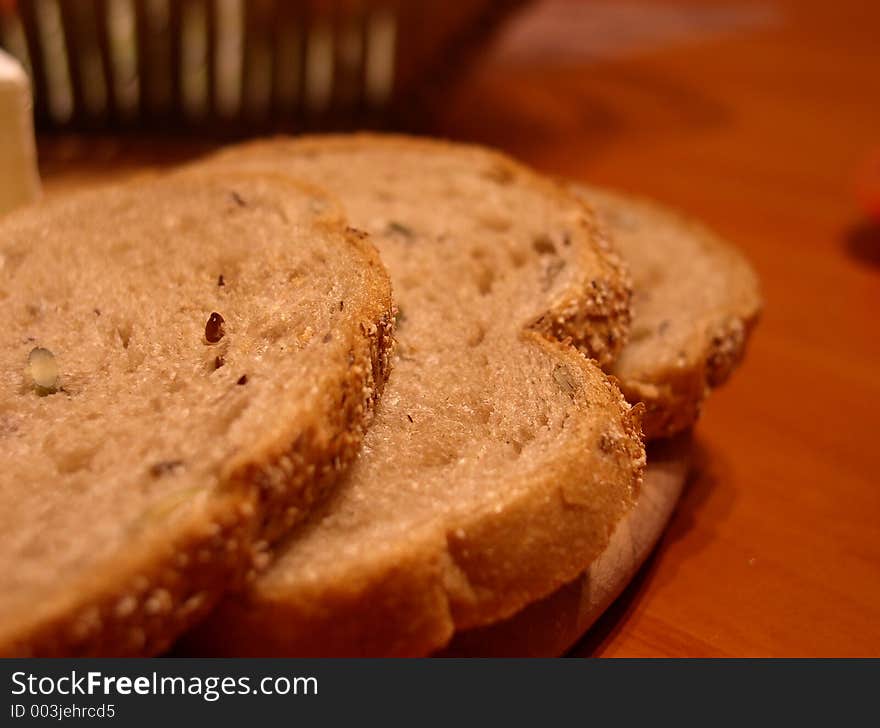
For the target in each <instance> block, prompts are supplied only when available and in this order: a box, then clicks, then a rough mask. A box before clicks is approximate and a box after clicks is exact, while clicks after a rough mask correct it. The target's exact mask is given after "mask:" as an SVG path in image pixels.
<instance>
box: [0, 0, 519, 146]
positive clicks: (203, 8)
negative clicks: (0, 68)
mask: <svg viewBox="0 0 880 728" xmlns="http://www.w3.org/2000/svg"><path fill="white" fill-rule="evenodd" d="M520 4H522V0H422V1H421V2H419V1H417V0H410V1H409V2H407V1H406V0H298V1H297V0H293V1H288V2H284V1H283V0H0V45H2V46H4V47H5V48H6V49H7V50H9V51H10V52H11V53H12V54H13V55H15V56H17V57H18V58H19V59H20V60H21V61H22V63H23V64H24V66H25V68H27V70H28V72H29V73H30V75H31V78H32V80H33V87H34V96H35V114H36V121H37V124H38V126H39V127H40V128H42V129H44V130H45V129H72V128H75V129H79V130H83V129H113V130H119V129H123V128H144V127H154V128H155V127H161V128H164V129H168V130H175V131H176V130H181V131H184V130H187V129H188V130H195V131H198V132H200V133H202V132H204V131H206V130H209V131H220V132H229V131H235V130H244V129H246V130H248V131H252V130H253V129H254V128H255V127H256V128H269V129H299V128H346V127H354V126H382V125H385V124H386V123H387V122H389V120H391V121H394V120H397V121H400V120H401V119H402V118H403V117H404V116H408V115H410V114H412V113H416V112H418V111H419V110H423V109H424V108H425V106H424V99H425V98H427V97H431V96H434V97H436V96H437V95H438V94H439V92H440V89H441V84H444V83H446V82H448V81H449V80H451V78H452V77H453V76H454V75H455V74H456V73H457V72H458V71H460V70H461V69H462V68H464V66H465V65H466V63H467V62H468V61H469V60H471V59H472V58H473V55H474V53H475V52H476V51H478V50H479V48H480V47H482V46H483V45H484V44H485V42H486V40H487V39H488V36H489V35H490V34H491V32H492V31H493V30H494V29H496V28H497V27H499V25H500V24H501V21H502V20H503V19H504V18H505V17H506V16H507V15H508V14H509V13H510V11H511V10H513V9H514V7H516V6H517V5H520Z"/></svg>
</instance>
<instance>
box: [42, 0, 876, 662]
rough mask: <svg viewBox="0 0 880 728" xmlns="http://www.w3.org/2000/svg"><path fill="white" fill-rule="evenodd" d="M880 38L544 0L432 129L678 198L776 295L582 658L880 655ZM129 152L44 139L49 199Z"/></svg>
mask: <svg viewBox="0 0 880 728" xmlns="http://www.w3.org/2000/svg"><path fill="white" fill-rule="evenodd" d="M878 28H880V3H867V2H861V1H860V0H838V1H837V2H834V3H826V2H822V1H816V0H791V1H790V2H784V1H778V2H769V1H761V2H757V1H752V2H745V3H733V2H726V3H708V2H696V1H691V2H687V1H686V0H676V1H675V2H660V1H659V0H616V1H614V2H609V1H608V0H593V1H591V2H574V1H571V2H565V0H549V1H547V2H543V3H541V4H539V5H538V6H537V7H535V8H534V9H533V10H529V11H527V14H526V15H524V16H522V17H521V18H519V19H518V20H517V21H516V22H515V24H514V25H513V26H512V27H510V28H509V29H508V30H509V32H506V33H505V35H504V36H503V37H502V38H501V39H500V43H499V44H498V45H497V47H496V48H495V49H494V50H493V52H492V53H491V54H490V55H489V56H488V57H487V58H486V59H485V62H484V63H483V65H482V66H481V67H480V69H479V70H477V71H476V72H475V73H474V74H472V75H471V77H470V78H469V79H468V80H467V81H466V82H465V83H464V85H462V86H461V87H460V89H459V90H458V91H457V92H456V93H455V94H453V95H452V96H450V98H449V99H448V103H446V105H445V108H444V110H443V112H442V113H441V114H440V115H439V116H438V117H437V118H436V120H435V121H434V122H433V123H432V128H431V129H430V131H433V132H435V133H438V134H443V135H448V136H451V137H454V138H460V139H466V140H475V141H479V142H484V143H488V144H492V145H495V146H499V147H501V148H503V149H505V150H507V151H509V152H512V153H513V154H515V155H517V156H519V157H521V158H522V159H524V160H526V161H528V162H530V163H532V164H534V165H535V166H537V167H539V168H540V169H543V170H546V171H548V172H551V173H554V174H562V175H568V176H571V177H575V178H582V179H589V180H591V181H594V182H598V183H603V184H608V185H613V186H615V187H619V188H622V189H625V190H631V191H633V192H637V193H640V194H644V195H650V196H653V197H656V198H659V199H661V200H664V201H666V202H669V203H671V204H674V205H677V206H679V207H681V208H683V209H684V210H687V211H688V212H690V213H692V214H694V215H696V216H699V217H701V218H703V219H705V220H706V221H708V222H709V223H710V224H711V225H712V226H714V227H715V228H716V229H717V230H719V231H720V232H721V233H723V234H724V235H726V236H727V237H729V238H730V239H731V240H733V241H735V242H736V243H737V244H739V245H740V246H741V247H742V248H743V249H744V250H745V251H746V253H747V255H748V257H749V258H750V259H751V261H752V262H753V263H754V265H755V267H756V268H757V270H758V272H759V273H760V276H761V279H762V282H763V290H764V295H765V299H766V311H765V314H764V317H763V320H762V322H761V324H760V326H759V328H758V330H757V333H756V335H755V337H754V339H753V341H752V345H751V347H750V350H749V352H748V356H747V359H746V361H745V363H744V365H743V367H742V368H741V370H740V371H738V372H737V373H736V375H735V376H734V378H733V380H732V381H731V382H730V383H729V384H728V385H727V386H726V387H725V388H724V389H723V390H721V391H719V392H718V393H716V394H715V395H714V396H713V397H712V398H711V400H710V402H709V403H708V406H707V407H706V410H705V414H704V417H703V419H702V420H701V422H700V424H699V427H698V442H699V455H698V467H697V469H696V473H695V475H694V477H693V479H692V481H691V483H690V485H689V488H688V489H687V491H686V494H685V495H684V498H683V500H682V502H681V504H680V506H679V508H678V510H677V512H676V514H675V516H674V518H673V520H672V522H671V524H670V526H669V528H668V530H667V532H666V534H665V536H664V538H663V540H662V542H661V545H660V547H659V548H658V550H657V551H656V552H655V554H654V555H653V557H652V558H651V560H650V561H649V562H648V564H647V565H646V567H645V568H644V569H643V570H642V572H641V573H640V575H639V576H638V577H637V579H636V580H635V581H634V582H633V584H632V585H631V586H630V588H629V589H628V590H627V591H626V592H625V594H624V595H623V597H622V598H621V599H620V600H619V601H618V603H617V604H615V606H614V607H613V608H612V609H611V610H610V611H609V612H608V613H607V614H606V615H605V616H604V617H603V618H602V620H601V621H600V622H599V624H598V625H597V626H596V628H595V629H594V630H593V631H592V633H591V634H590V635H588V636H587V638H586V639H585V640H584V641H583V642H582V643H581V644H580V645H579V646H578V648H577V649H576V650H575V651H574V654H578V655H588V654H593V655H604V656H725V655H727V656H755V655H770V656H803V655H873V656H880V477H878V473H880V445H878V443H876V442H875V441H874V438H875V437H876V433H877V425H878V406H880V367H878V364H880V327H878V324H877V316H878V314H880V222H877V223H873V224H872V223H871V222H870V220H869V218H868V215H867V212H866V205H864V204H860V202H859V195H858V192H857V190H859V189H860V188H861V187H864V184H863V181H864V179H865V178H866V177H867V175H868V169H869V160H871V159H873V160H874V162H875V163H876V164H877V166H878V170H877V174H878V176H880V40H878V38H880V36H878ZM127 150H128V146H127V143H124V142H118V141H105V142H101V143H98V144H95V143H91V144H90V145H89V147H88V153H87V156H88V160H87V161H86V160H84V153H83V147H82V144H81V143H79V142H63V143H59V142H57V141H53V142H51V143H46V144H44V145H43V148H42V151H43V154H44V163H43V172H44V176H45V179H46V185H47V189H48V190H49V191H50V192H52V191H54V190H58V189H61V188H63V187H67V186H69V185H72V184H76V185H79V184H82V182H83V181H84V180H91V179H105V178H107V177H108V176H116V175H119V174H122V173H124V172H129V171H132V170H136V169H138V168H140V167H141V166H143V165H144V164H145V161H144V155H143V153H142V152H143V150H141V151H140V152H139V153H129V152H128V151H127ZM188 151H189V153H192V152H193V151H195V150H194V149H192V147H191V145H189V146H188ZM149 156H150V162H151V163H153V162H155V161H157V160H158V161H159V162H162V161H165V160H168V161H170V160H172V159H176V158H178V157H179V156H180V146H179V145H177V144H175V145H169V147H168V151H167V153H166V152H165V151H163V148H161V147H160V148H155V147H154V148H151V152H150V155H149ZM860 180H861V181H862V182H860ZM877 197H878V198H880V192H878V194H877ZM877 206H878V207H880V201H878V205H877ZM878 215H880V210H878Z"/></svg>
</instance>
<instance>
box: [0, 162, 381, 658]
mask: <svg viewBox="0 0 880 728" xmlns="http://www.w3.org/2000/svg"><path fill="white" fill-rule="evenodd" d="M0 319H2V320H3V322H4V325H3V327H2V330H0V372H2V377H0V448H2V449H0V453H2V455H0V457H2V464H3V467H2V468H0V654H2V655H114V656H125V655H147V654H153V653H156V652H159V651H161V650H163V649H164V648H165V647H166V646H167V645H168V644H169V643H170V642H171V641H172V640H173V639H174V638H175V637H176V636H177V635H179V634H180V633H181V632H182V631H183V630H185V629H186V628H188V627H189V626H190V625H192V624H193V623H194V622H195V621H197V620H198V619H199V618H200V617H201V616H202V615H204V614H205V613H206V612H207V611H208V610H209V609H210V608H211V607H212V606H213V604H214V603H215V602H216V601H217V599H218V598H219V597H220V595H221V594H222V593H223V592H224V591H226V590H227V589H229V588H231V587H234V586H235V585H236V584H237V583H239V582H241V581H242V580H243V576H244V574H245V572H246V571H247V570H248V569H250V568H252V565H253V564H254V563H255V564H256V565H257V566H259V565H260V564H261V563H262V562H264V561H265V560H266V559H267V551H266V549H267V544H268V541H270V540H271V539H272V538H273V537H274V536H277V535H278V533H279V532H280V531H281V530H283V529H286V528H289V526H290V525H291V524H292V523H294V522H296V521H297V520H299V519H300V518H301V517H302V516H303V515H304V514H305V513H306V511H307V510H308V509H309V507H310V506H311V504H312V502H313V501H314V500H315V499H316V497H317V496H318V495H319V493H320V492H321V491H322V490H323V489H325V488H326V486H327V485H328V484H329V483H330V482H332V481H333V480H334V479H335V478H336V476H337V475H338V474H339V473H340V472H341V471H342V469H343V468H344V467H345V465H346V463H347V462H349V461H350V460H351V459H352V458H353V457H354V455H355V453H356V451H357V450H358V448H359V445H360V443H361V441H362V436H363V430H364V426H365V423H366V422H367V419H368V418H369V417H370V415H371V412H372V409H373V405H374V403H375V401H376V398H377V396H378V394H379V392H380V390H381V388H382V386H383V383H384V380H385V378H386V375H387V372H388V365H389V361H388V359H389V357H390V350H389V349H390V331H389V329H390V328H391V325H392V323H393V320H392V319H393V314H392V304H391V296H390V282H389V280H388V277H387V274H386V273H385V271H384V268H383V267H382V265H381V263H380V261H379V259H378V255H377V254H376V252H375V250H374V249H373V248H372V246H371V245H369V244H368V243H367V242H366V240H365V239H364V236H363V234H362V233H358V232H356V231H352V230H350V229H348V228H346V225H345V222H344V219H343V217H342V216H341V213H340V211H339V208H338V207H337V206H336V205H335V203H333V202H332V201H331V200H330V199H329V198H327V197H326V196H325V195H324V194H323V193H321V192H318V191H316V190H315V189H311V188H308V187H305V186H302V185H299V184H295V183H293V182H292V181H290V180H289V179H286V178H284V177H281V176H275V177H272V176H267V175H263V176H255V175H249V174H242V173H224V174H215V175H212V176H210V177H206V176H202V175H199V174H192V173H190V174H180V175H175V176H171V177H166V178H161V179H157V180H154V181H149V182H141V183H137V184H131V185H129V186H123V187H119V188H111V189H104V190H100V191H96V192H91V193H87V194H82V195H79V196H76V197H73V198H70V199H63V200H58V201H55V202H53V203H50V204H44V205H41V206H38V207H36V208H31V209H30V210H27V211H24V212H22V213H15V214H13V215H12V216H10V217H9V218H7V219H5V220H4V221H3V223H2V225H0Z"/></svg>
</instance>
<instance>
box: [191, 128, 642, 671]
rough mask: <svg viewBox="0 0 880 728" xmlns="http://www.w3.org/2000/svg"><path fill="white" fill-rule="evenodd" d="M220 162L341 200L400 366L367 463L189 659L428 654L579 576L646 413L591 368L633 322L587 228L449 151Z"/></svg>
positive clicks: (288, 155)
mask: <svg viewBox="0 0 880 728" xmlns="http://www.w3.org/2000/svg"><path fill="white" fill-rule="evenodd" d="M203 164H204V165H206V166H208V167H214V168H218V167H219V168H223V167H232V168H242V169H251V170H253V169H258V170H283V171H285V172H289V173H291V174H294V175H296V176H297V177H301V178H302V179H304V180H306V181H308V182H314V183H321V184H323V185H325V186H326V187H327V189H328V190H329V191H330V192H331V193H332V194H334V195H336V196H337V197H338V198H339V199H340V200H341V201H342V203H343V206H344V207H345V209H346V213H347V215H348V216H349V218H350V219H351V220H352V221H353V224H355V225H358V226H359V227H363V228H364V229H365V230H367V231H369V233H370V234H371V236H372V238H373V239H374V240H375V241H376V244H377V246H378V247H379V250H380V253H381V255H382V259H383V261H384V263H385V264H386V266H387V267H388V269H389V272H390V273H391V277H392V281H393V284H394V288H395V298H396V301H397V304H398V306H399V320H398V327H397V331H398V346H397V355H396V360H395V369H394V374H393V376H392V378H391V380H390V381H389V385H388V391H387V392H386V395H385V397H384V398H383V401H382V403H381V404H380V407H379V409H378V412H377V417H376V420H375V422H374V424H373V426H372V427H371V429H370V431H369V432H368V434H367V438H366V442H365V447H364V451H363V453H362V457H360V458H359V459H358V461H357V462H356V464H355V466H354V467H353V468H352V470H351V471H350V473H349V474H348V475H347V476H346V478H345V479H344V480H343V482H342V483H341V484H340V487H339V488H338V489H336V490H335V491H334V493H333V494H331V496H330V497H329V499H328V500H327V501H326V502H325V503H324V504H323V506H322V507H321V508H320V509H319V510H318V511H317V512H316V513H314V514H313V515H312V517H310V518H309V519H308V521H307V522H306V523H305V524H304V525H303V526H301V527H299V528H297V529H295V530H294V532H293V534H292V537H291V538H290V540H289V542H288V544H287V546H286V548H285V549H284V550H283V552H281V554H280V556H279V559H278V561H277V562H276V563H275V564H274V565H273V566H271V567H270V568H269V569H268V570H267V571H266V573H264V574H262V575H261V576H260V578H258V579H257V580H255V581H254V582H253V583H252V584H251V585H250V586H249V588H248V589H247V590H246V591H245V592H244V593H242V594H240V595H235V596H232V597H230V598H228V599H226V600H224V602H223V603H222V604H221V605H220V607H219V608H218V610H217V611H216V612H215V613H214V614H213V615H212V616H211V617H210V618H209V620H208V622H206V623H205V625H204V626H202V627H201V628H199V629H197V630H196V632H195V633H194V634H193V635H191V637H190V639H189V640H188V641H187V644H186V645H185V647H184V649H185V650H188V651H190V652H201V653H210V654H234V655H269V654H288V655H289V654H299V655H421V654H427V653H430V652H431V651H432V650H434V649H436V648H438V647H440V646H442V645H443V644H445V643H446V641H447V640H448V639H449V638H450V637H451V636H452V634H453V632H454V631H455V630H456V629H465V628H468V627H473V626H476V625H480V624H485V623H488V622H492V621H496V620H498V619H501V618H503V617H505V616H507V615H509V614H512V613H513V612H516V611H517V610H519V609H520V608H522V607H523V606H524V605H526V604H528V603H529V602H532V601H534V600H535V599H537V598H540V597H542V596H543V595H545V594H547V593H548V592H550V591H552V590H554V589H556V588H557V587H559V586H560V585H561V584H563V583H565V582H566V581H568V580H570V579H572V578H573V577H574V576H576V575H577V574H578V573H580V572H581V571H582V570H583V569H584V568H585V567H586V566H587V565H588V564H589V563H590V561H591V560H592V558H593V557H594V556H596V555H597V554H598V553H600V552H601V551H602V549H603V548H604V547H605V544H606V543H607V540H608V538H609V536H610V534H611V531H612V529H613V527H614V525H615V523H616V522H617V521H618V520H619V519H620V518H621V517H622V516H623V515H624V514H625V513H626V512H627V510H628V508H629V507H630V505H631V503H632V502H633V499H634V498H635V496H636V493H637V489H638V482H639V479H640V476H641V472H642V469H643V466H644V449H643V447H642V444H641V440H640V434H639V425H638V413H637V411H633V410H632V409H631V408H630V406H629V405H627V404H626V402H625V401H624V399H623V397H622V396H621V394H620V392H619V390H618V389H617V388H616V386H615V385H614V384H613V383H612V382H611V381H610V380H609V379H608V378H607V377H606V376H605V375H604V374H603V373H602V372H601V370H600V368H599V367H598V366H597V365H596V364H595V362H593V361H590V360H589V359H587V358H586V357H585V356H583V355H582V354H581V353H580V352H579V351H578V350H577V349H576V348H575V347H579V348H581V349H582V350H584V351H587V352H589V353H590V354H591V355H593V356H595V357H596V358H597V359H600V360H602V361H605V362H608V361H610V359H611V358H612V357H613V355H614V354H615V353H616V352H617V351H618V350H619V348H620V346H621V344H622V342H623V340H624V336H625V330H626V326H627V320H628V299H629V291H628V287H627V284H626V279H625V277H624V275H623V274H622V272H621V270H620V266H619V264H618V262H617V260H616V259H615V258H614V257H613V254H611V253H610V251H609V250H608V248H607V247H606V244H605V242H604V240H602V239H601V238H600V237H599V236H598V235H597V232H596V229H595V227H594V225H593V222H592V220H591V217H590V213H589V211H588V210H587V209H586V208H585V207H584V206H583V205H582V204H581V203H579V202H578V201H577V200H576V199H575V198H574V197H572V196H571V195H569V194H568V193H567V192H566V191H565V190H563V189H562V188H561V187H559V186H557V185H555V184H553V183H551V182H547V181H545V180H543V179H542V178H540V177H538V176H537V175H535V174H533V173H532V172H530V171H528V170H526V169H524V168H523V167H521V166H519V165H517V164H515V163H514V162H512V161H511V160H509V159H507V158H505V157H503V156H501V155H498V154H495V153H493V152H489V151H487V150H483V149H479V148H475V147H467V146H459V145H452V144H448V143H443V142H430V141H421V140H415V139H409V138H401V137H375V136H353V137H317V138H307V139H303V140H298V141H297V140H276V141H272V142H268V143H267V142H264V143H257V144H252V145H248V146H245V147H243V148H237V149H233V150H231V151H227V152H226V153H222V154H221V155H220V156H219V157H215V158H213V159H210V160H208V161H207V162H204V163H203ZM572 344H574V345H572Z"/></svg>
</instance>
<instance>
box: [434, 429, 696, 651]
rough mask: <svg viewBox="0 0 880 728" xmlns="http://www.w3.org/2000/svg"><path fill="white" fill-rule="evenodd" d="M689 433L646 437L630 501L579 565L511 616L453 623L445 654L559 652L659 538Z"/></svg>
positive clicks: (674, 497) (678, 486)
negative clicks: (597, 550)
mask: <svg viewBox="0 0 880 728" xmlns="http://www.w3.org/2000/svg"><path fill="white" fill-rule="evenodd" d="M690 448H691V435H690V433H684V434H682V435H679V436H678V437H677V438H675V439H673V440H668V441H656V442H653V443H651V447H650V448H649V453H648V467H647V470H646V472H645V478H644V481H643V483H642V490H641V494H640V496H639V500H638V501H637V502H636V505H635V507H634V508H633V509H632V511H630V513H628V514H627V515H626V516H625V518H624V519H623V520H622V521H620V522H619V523H618V524H617V526H616V527H615V530H614V534H613V535H612V537H611V540H610V541H609V543H608V546H607V547H606V549H605V551H603V552H602V554H601V555H600V556H599V557H598V558H596V560H595V561H594V562H593V563H592V564H591V565H590V568H589V569H587V570H586V572H585V573H584V574H582V575H580V576H578V577H577V578H576V579H574V580H572V581H570V582H568V583H567V584H566V585H565V586H563V587H561V588H560V589H557V590H556V591H555V592H553V593H552V594H550V595H548V596H547V597H545V598H544V599H541V600H539V601H537V602H535V603H533V604H530V605H529V606H527V607H526V608H525V609H523V610H521V611H519V612H517V613H516V614H514V615H512V616H511V617H509V618H507V619H504V620H501V621H499V622H496V623H494V624H490V625H487V626H485V627H480V628H477V629H472V630H465V631H460V632H457V633H456V634H455V636H454V637H453V638H452V640H451V641H450V643H449V644H448V645H447V646H446V647H445V648H444V649H443V650H442V651H441V652H440V653H439V656H444V657H558V656H560V655H562V654H563V653H564V652H565V651H566V650H568V649H569V648H571V647H572V645H574V643H575V642H577V640H578V639H580V637H581V636H582V635H583V634H584V633H585V632H586V631H587V630H589V629H590V627H591V626H592V625H593V623H594V622H595V621H596V620H597V619H598V618H599V616H600V615H601V614H602V613H603V612H604V611H605V610H606V609H607V608H608V607H609V606H610V605H611V603H612V602H613V601H614V600H615V599H616V598H617V597H618V595H619V594H620V593H621V592H622V591H623V589H624V587H625V586H626V585H627V584H628V583H629V581H630V580H631V579H632V577H633V576H634V575H635V574H636V572H637V571H638V570H639V568H640V567H641V565H642V564H643V563H644V561H645V559H646V558H647V557H648V555H649V554H650V552H651V550H652V549H653V548H654V545H655V544H656V543H657V541H658V540H659V538H660V535H661V533H662V532H663V529H664V527H665V526H666V523H667V522H668V521H669V518H670V517H671V515H672V512H673V510H674V508H675V504H676V502H677V501H678V498H679V495H680V494H681V491H682V489H683V487H684V484H685V480H686V478H687V471H688V465H689V462H690Z"/></svg>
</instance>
